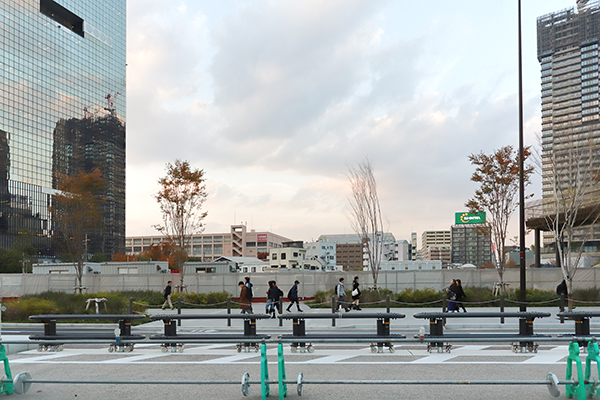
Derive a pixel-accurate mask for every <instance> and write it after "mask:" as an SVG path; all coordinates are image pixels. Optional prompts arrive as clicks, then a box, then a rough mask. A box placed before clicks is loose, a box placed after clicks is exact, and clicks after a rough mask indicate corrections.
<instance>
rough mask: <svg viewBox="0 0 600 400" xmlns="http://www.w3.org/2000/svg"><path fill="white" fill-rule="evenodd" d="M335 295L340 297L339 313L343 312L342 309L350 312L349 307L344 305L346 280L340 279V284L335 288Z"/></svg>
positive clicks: (338, 303) (338, 302)
mask: <svg viewBox="0 0 600 400" xmlns="http://www.w3.org/2000/svg"><path fill="white" fill-rule="evenodd" d="M335 294H336V295H337V297H338V301H337V306H336V307H337V309H338V312H341V311H342V309H344V310H346V312H347V311H350V309H349V308H348V307H345V306H344V304H345V302H344V298H345V297H346V290H345V289H344V278H340V281H339V283H338V284H337V286H336V287H335Z"/></svg>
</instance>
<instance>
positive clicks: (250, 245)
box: [246, 242, 256, 247]
mask: <svg viewBox="0 0 600 400" xmlns="http://www.w3.org/2000/svg"><path fill="white" fill-rule="evenodd" d="M246 247H256V242H246Z"/></svg>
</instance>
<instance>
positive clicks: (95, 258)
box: [90, 253, 108, 263]
mask: <svg viewBox="0 0 600 400" xmlns="http://www.w3.org/2000/svg"><path fill="white" fill-rule="evenodd" d="M90 261H91V262H95V263H101V262H106V261H108V258H106V256H105V255H104V254H102V253H94V255H93V256H92V258H90Z"/></svg>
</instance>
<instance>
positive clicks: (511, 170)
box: [465, 146, 534, 282]
mask: <svg viewBox="0 0 600 400" xmlns="http://www.w3.org/2000/svg"><path fill="white" fill-rule="evenodd" d="M530 155H531V152H530V148H529V147H527V148H525V149H524V151H523V157H524V161H526V160H527V158H528V157H529V156H530ZM469 161H471V164H472V165H474V166H475V172H473V175H471V181H472V182H476V183H479V188H478V189H477V190H475V195H474V196H473V198H472V199H470V200H469V201H467V202H466V203H465V206H466V207H468V208H469V211H470V212H480V211H487V213H488V222H487V227H486V229H489V230H490V232H491V236H492V240H493V242H494V243H496V254H495V256H496V271H497V272H498V276H499V277H500V282H504V281H503V278H504V269H505V267H506V254H505V250H504V249H505V242H506V235H507V234H508V223H509V221H510V218H511V216H512V214H513V212H514V211H515V210H516V208H517V206H518V205H519V196H518V194H519V175H520V172H519V171H520V166H519V152H518V151H514V150H513V147H512V146H504V147H502V148H500V149H498V150H495V151H494V152H493V153H492V154H485V153H483V152H481V153H479V154H471V155H470V156H469ZM533 170H534V169H533V166H531V165H525V169H524V171H523V177H524V180H525V185H528V184H529V179H530V177H531V174H532V173H533Z"/></svg>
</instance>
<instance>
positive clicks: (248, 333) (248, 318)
mask: <svg viewBox="0 0 600 400" xmlns="http://www.w3.org/2000/svg"><path fill="white" fill-rule="evenodd" d="M269 318H271V316H270V315H268V314H233V315H232V314H159V315H153V316H152V317H150V319H152V320H153V321H158V320H162V321H163V323H164V327H165V328H164V334H162V335H160V334H158V335H152V336H150V338H149V339H150V340H161V341H162V344H161V350H162V351H163V352H167V351H169V350H170V351H171V352H178V353H182V352H183V347H184V345H183V343H181V342H179V340H180V339H194V340H196V341H199V342H202V341H205V342H207V343H208V342H214V341H221V343H223V342H224V341H223V339H225V342H236V341H237V342H238V343H237V351H238V353H239V352H241V351H242V348H243V349H244V350H245V352H249V351H250V350H249V349H250V347H254V350H255V351H257V352H258V350H259V348H260V345H259V343H260V342H263V341H265V340H267V339H270V336H269V335H257V334H256V320H258V319H269ZM186 319H196V320H197V319H243V320H244V334H243V335H242V334H231V333H225V334H223V333H219V334H211V333H194V334H188V333H186V334H183V335H182V334H178V333H177V321H181V320H186Z"/></svg>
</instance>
